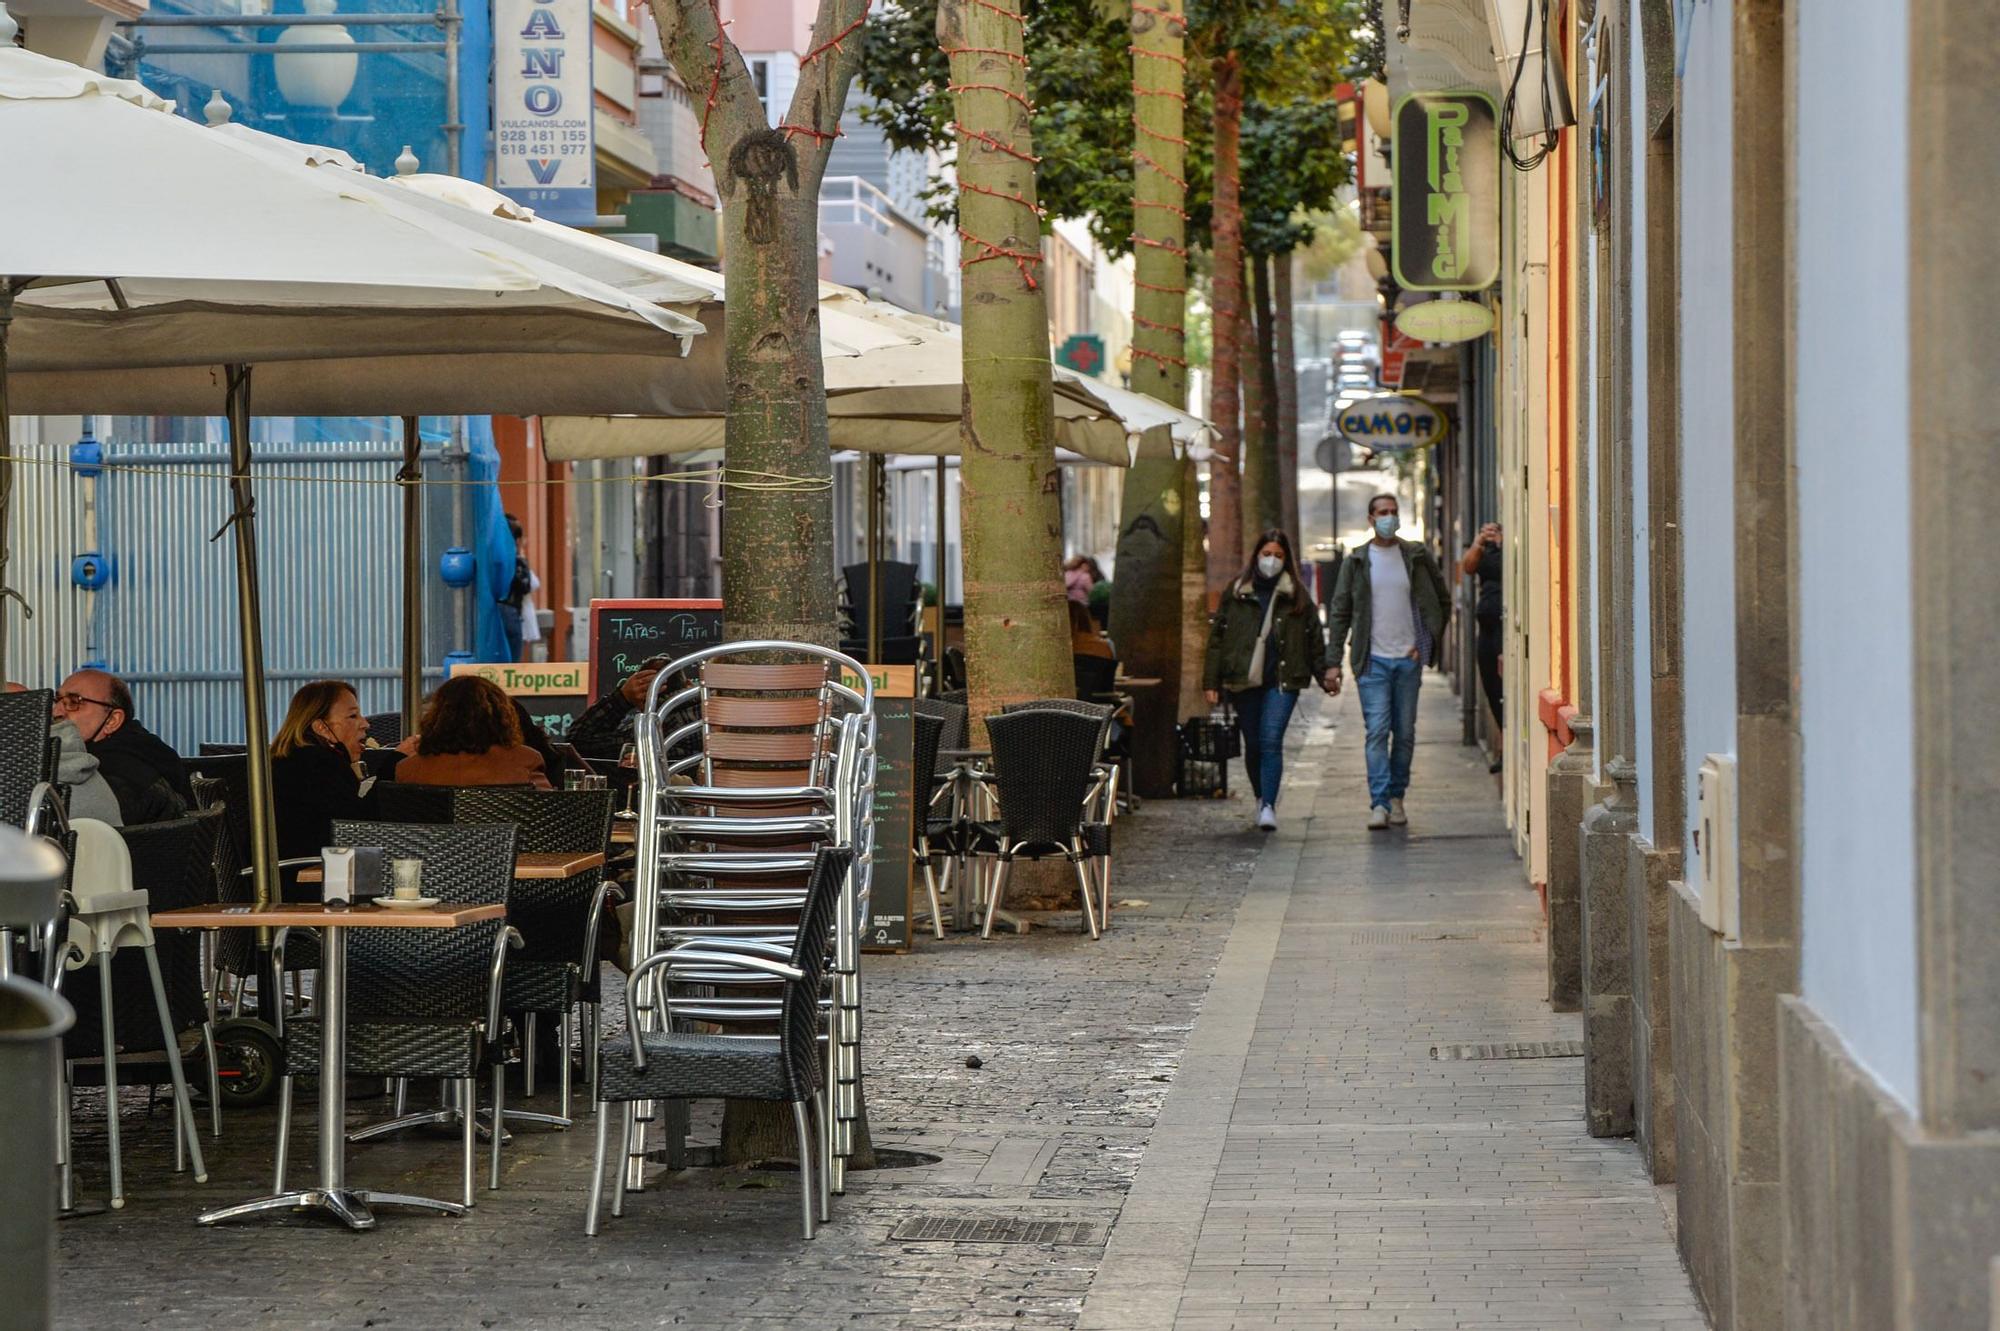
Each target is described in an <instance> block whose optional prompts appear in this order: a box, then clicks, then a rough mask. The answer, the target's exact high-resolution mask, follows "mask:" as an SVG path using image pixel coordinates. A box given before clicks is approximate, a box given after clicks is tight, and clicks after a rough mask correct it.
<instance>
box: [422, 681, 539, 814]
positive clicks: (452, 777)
mask: <svg viewBox="0 0 2000 1331" xmlns="http://www.w3.org/2000/svg"><path fill="white" fill-rule="evenodd" d="M401 747H402V748H403V750H404V751H405V752H406V753H408V754H409V755H410V756H409V757H407V758H405V759H403V761H402V762H401V763H400V764H398V765H397V767H396V780H398V781H404V782H410V783H413V784H415V785H421V786H534V787H537V788H538V789H541V790H548V789H550V788H551V787H550V785H549V778H548V773H547V772H546V771H545V770H544V768H543V765H542V755H541V754H539V753H536V752H535V751H534V750H533V749H531V748H529V747H528V746H527V745H526V744H524V743H522V742H521V722H520V718H519V717H518V715H517V714H516V712H515V710H514V700H513V699H512V698H509V697H508V696H507V695H506V694H505V693H503V692H502V691H501V689H500V686H499V685H497V684H494V683H492V682H491V681H490V680H484V679H480V678H479V677H478V676H476V675H460V676H459V677H458V678H456V679H449V680H446V681H445V682H444V683H443V684H441V685H439V686H438V690H437V692H436V693H433V694H432V695H431V697H430V701H429V702H428V703H426V704H425V706H424V714H423V717H422V719H421V721H420V722H419V725H418V730H417V733H416V735H415V736H414V737H413V738H411V739H409V740H405V741H404V742H403V744H402V746H401Z"/></svg>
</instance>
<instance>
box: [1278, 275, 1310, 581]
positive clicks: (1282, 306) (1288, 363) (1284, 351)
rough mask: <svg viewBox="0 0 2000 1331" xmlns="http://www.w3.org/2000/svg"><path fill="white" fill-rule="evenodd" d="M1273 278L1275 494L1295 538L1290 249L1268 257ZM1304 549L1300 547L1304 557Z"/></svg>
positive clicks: (1295, 386)
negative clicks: (1276, 486)
mask: <svg viewBox="0 0 2000 1331" xmlns="http://www.w3.org/2000/svg"><path fill="white" fill-rule="evenodd" d="M1271 262H1272V263H1273V264H1274V265H1275V271H1274V272H1273V273H1272V274H1271V277H1272V282H1273V288H1274V289H1273V300H1274V305H1275V308H1274V309H1273V311H1272V320H1273V322H1272V325H1271V328H1272V332H1273V334H1274V335H1275V337H1276V347H1277V368H1278V394H1277V396H1278V494H1279V498H1280V500H1281V504H1282V508H1283V513H1284V516H1283V523H1284V528H1285V530H1286V531H1288V532H1290V533H1291V534H1292V539H1293V540H1294V541H1297V540H1302V539H1303V537H1302V536H1301V534H1300V532H1299V362H1298V356H1297V353H1296V351H1295V349H1294V348H1293V345H1292V251H1290V250H1286V251H1285V252H1284V253H1282V254H1280V255H1278V256H1276V257H1275V258H1273V259H1272V260H1271ZM1305 556H1306V552H1305V551H1303V550H1301V551H1299V558H1300V559H1304V558H1305Z"/></svg>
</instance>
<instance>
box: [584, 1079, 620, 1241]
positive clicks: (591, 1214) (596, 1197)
mask: <svg viewBox="0 0 2000 1331" xmlns="http://www.w3.org/2000/svg"><path fill="white" fill-rule="evenodd" d="M610 1143H611V1116H610V1115H609V1114H607V1113H606V1112H605V1107H604V1106H603V1105H602V1104H600V1105H598V1106H597V1154H596V1155H595V1156H593V1157H592V1159H593V1161H594V1163H593V1164H592V1166H591V1170H590V1200H589V1201H588V1202H586V1203H584V1208H583V1233H584V1237H586V1238H593V1239H594V1238H596V1237H597V1208H598V1206H599V1205H601V1204H602V1203H603V1201H604V1155H605V1151H606V1150H607V1149H608V1148H609V1146H610ZM620 1177H623V1171H622V1170H621V1171H620Z"/></svg>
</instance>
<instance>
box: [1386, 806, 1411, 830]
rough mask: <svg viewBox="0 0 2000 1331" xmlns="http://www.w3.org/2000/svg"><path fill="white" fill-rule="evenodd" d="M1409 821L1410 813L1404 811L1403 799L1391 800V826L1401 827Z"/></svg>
mask: <svg viewBox="0 0 2000 1331" xmlns="http://www.w3.org/2000/svg"><path fill="white" fill-rule="evenodd" d="M1409 821H1410V815H1409V814H1407V813H1404V812H1403V801H1401V800H1390V801H1389V825H1390V826H1391V827H1401V826H1402V825H1403V824H1404V823H1407V822H1409Z"/></svg>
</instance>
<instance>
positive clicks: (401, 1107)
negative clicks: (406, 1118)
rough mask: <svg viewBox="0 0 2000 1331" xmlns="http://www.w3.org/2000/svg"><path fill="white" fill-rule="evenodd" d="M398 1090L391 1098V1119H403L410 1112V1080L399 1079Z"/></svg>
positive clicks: (397, 1079) (397, 1081) (406, 1078)
mask: <svg viewBox="0 0 2000 1331" xmlns="http://www.w3.org/2000/svg"><path fill="white" fill-rule="evenodd" d="M395 1081H396V1090H395V1093H394V1095H393V1096H392V1098H391V1108H390V1111H389V1117H390V1118H401V1117H402V1116H403V1115H405V1114H407V1113H409V1112H410V1079H409V1078H408V1077H397V1078H396V1079H395Z"/></svg>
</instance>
